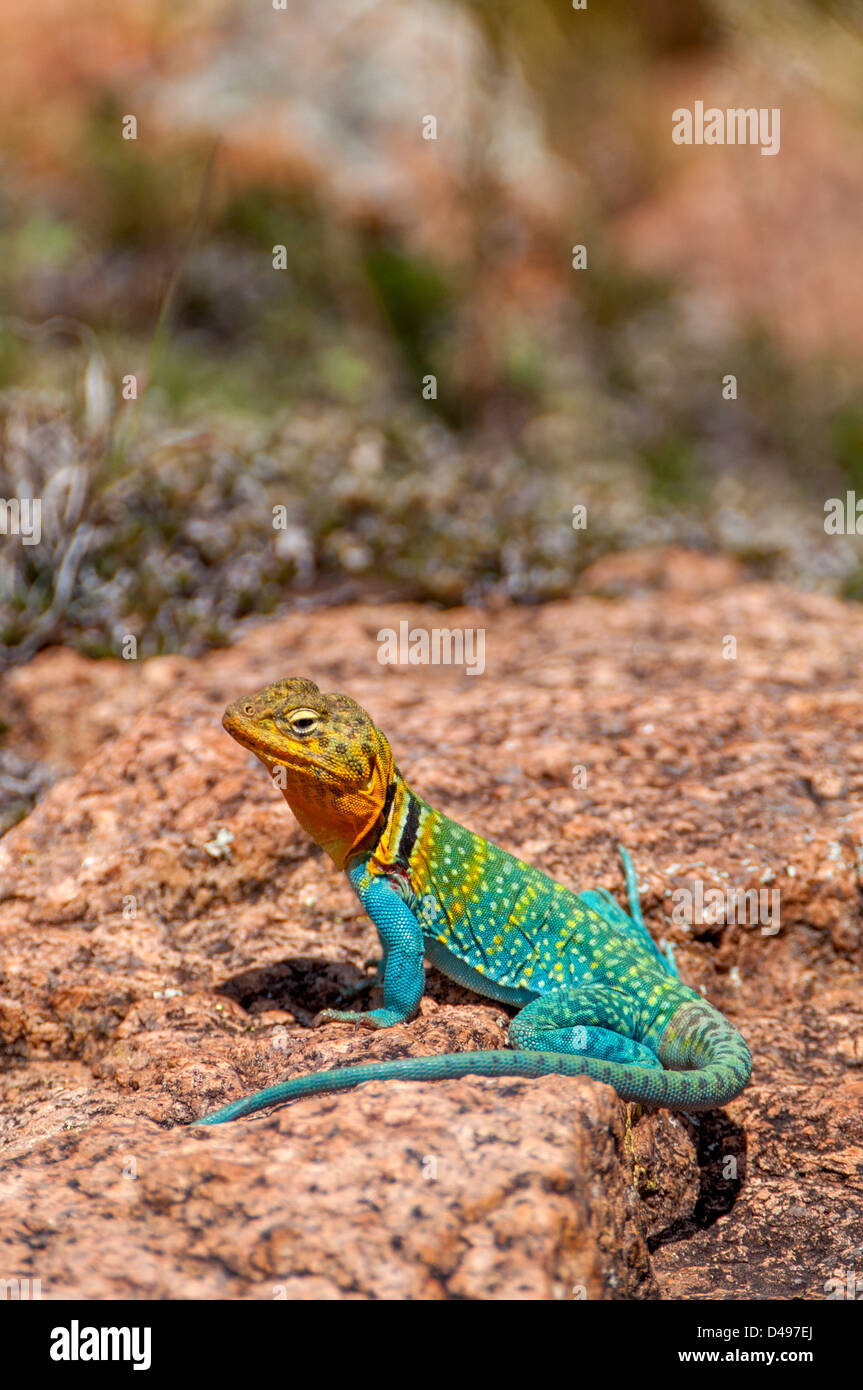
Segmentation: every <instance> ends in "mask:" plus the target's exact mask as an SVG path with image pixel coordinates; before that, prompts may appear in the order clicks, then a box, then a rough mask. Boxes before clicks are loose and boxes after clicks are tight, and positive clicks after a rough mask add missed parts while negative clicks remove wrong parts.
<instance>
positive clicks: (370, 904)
mask: <svg viewBox="0 0 863 1390" xmlns="http://www.w3.org/2000/svg"><path fill="white" fill-rule="evenodd" d="M352 881H353V880H352ZM354 886H355V887H356V889H357V893H358V894H359V898H360V902H361V903H362V905H363V907H364V908H365V910H366V912H367V913H368V915H369V917H370V918H371V920H372V922H374V924H375V927H376V928H377V932H378V935H379V937H380V939H381V947H382V949H383V960H382V962H381V971H382V975H383V987H384V1004H383V1008H382V1009H370V1010H369V1011H368V1012H367V1013H360V1012H357V1011H356V1010H353V1009H324V1010H322V1012H321V1013H319V1014H318V1016H317V1018H316V1019H315V1025H317V1024H319V1023H358V1024H359V1025H360V1026H361V1027H363V1028H392V1027H393V1026H394V1025H395V1024H396V1023H406V1022H407V1020H408V1019H409V1018H412V1017H413V1015H414V1014H415V1013H416V1011H417V1009H418V1008H419V1002H420V1000H421V999H422V997H423V992H424V990H425V970H424V969H423V956H424V954H425V946H424V943H423V934H422V928H421V927H420V924H419V922H418V921H417V919H416V917H415V916H414V914H413V912H411V910H410V908H409V907H408V905H407V903H406V902H405V900H404V898H402V897H400V896H399V894H398V893H396V892H395V890H394V889H393V888H391V887H390V885H389V884H388V883H387V881H386V879H384V878H382V877H381V878H373V879H371V880H370V881H369V882H368V883H365V881H364V879H361V880H360V882H359V883H355V885H354Z"/></svg>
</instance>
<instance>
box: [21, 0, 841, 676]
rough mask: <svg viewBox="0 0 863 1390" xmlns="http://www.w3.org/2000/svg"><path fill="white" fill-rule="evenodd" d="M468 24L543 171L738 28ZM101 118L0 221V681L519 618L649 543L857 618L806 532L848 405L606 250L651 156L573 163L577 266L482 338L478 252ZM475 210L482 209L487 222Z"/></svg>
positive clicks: (111, 117) (816, 515)
mask: <svg viewBox="0 0 863 1390" xmlns="http://www.w3.org/2000/svg"><path fill="white" fill-rule="evenodd" d="M466 8H470V9H472V10H473V11H474V13H475V14H476V16H477V19H478V21H479V23H480V24H481V26H482V28H483V31H484V32H485V34H486V35H487V37H488V40H489V42H490V46H491V50H492V52H493V53H496V54H497V55H498V56H499V58H500V57H501V56H502V55H504V54H506V53H508V52H512V51H515V52H517V53H518V55H519V60H520V62H521V65H522V67H523V70H524V72H525V75H526V77H527V79H528V81H529V82H531V83H532V84H533V86H534V88H535V89H536V91H537V92H539V93H541V96H542V102H543V111H544V119H545V122H546V126H547V131H548V138H549V141H550V144H551V146H552V147H554V148H557V149H559V150H562V149H563V148H564V145H565V143H566V138H567V136H566V132H567V130H570V131H571V128H572V126H573V124H574V123H576V124H579V125H580V126H581V127H582V128H584V127H585V126H586V124H587V123H588V122H589V121H590V113H591V110H592V109H593V110H595V109H596V104H597V92H598V84H599V83H604V86H603V94H604V99H605V100H608V98H609V95H610V93H612V92H614V91H616V90H618V89H622V86H623V84H625V82H626V80H627V75H628V74H629V73H631V71H632V70H633V68H636V67H638V65H643V64H645V63H650V62H654V61H657V62H659V61H666V60H667V59H668V58H669V56H672V55H674V54H677V53H681V52H682V53H686V52H698V51H700V50H702V49H705V48H708V49H709V48H710V47H711V46H721V45H722V44H723V43H724V42H726V39H727V35H728V33H729V31H730V29H731V28H732V27H733V24H734V22H736V21H735V19H734V16H735V13H736V9H735V6H734V5H729V4H719V3H717V4H715V5H714V4H709V3H706V0H704V3H693V4H690V5H687V6H683V5H679V4H671V3H665V4H663V3H659V0H653V3H650V4H648V5H641V6H633V5H631V4H624V3H623V0H617V2H616V3H608V4H606V5H604V6H603V7H602V15H601V16H600V17H599V22H598V25H597V26H596V27H594V28H593V29H592V30H591V35H592V37H591V40H590V44H589V45H587V46H586V47H585V48H584V49H583V50H582V49H580V48H578V47H577V46H573V45H571V44H570V45H566V44H563V43H562V42H561V26H562V25H563V24H564V19H565V18H566V22H569V19H570V17H571V13H572V11H571V5H570V3H569V0H543V3H539V0H536V3H531V4H530V5H528V4H522V3H516V0H506V2H505V3H498V4H494V5H493V4H491V3H490V2H489V0H483V2H482V3H480V0H474V3H472V4H470V5H467V6H466ZM819 8H820V9H823V8H824V7H823V6H821V7H819V6H816V5H812V6H811V7H807V6H802V5H798V6H795V12H796V13H797V14H798V16H799V15H800V14H802V13H803V12H804V11H806V10H809V9H811V11H812V13H813V15H814V16H815V17H816V19H818V11H819ZM801 22H802V21H801ZM807 22H808V21H807ZM813 22H815V21H814V20H813ZM818 22H821V20H820V19H818ZM591 45H592V46H591ZM122 110H123V107H122V103H121V102H120V101H119V100H118V99H117V97H116V96H114V95H112V94H111V93H110V92H105V93H102V94H101V95H100V98H99V100H98V101H97V102H96V103H95V104H94V107H93V110H92V112H91V113H90V115H89V119H88V121H87V122H86V124H85V126H84V129H83V135H82V137H81V143H80V147H79V149H78V150H77V152H76V164H77V167H78V169H79V170H80V179H79V181H78V186H77V189H76V196H74V197H71V196H69V194H68V192H66V193H64V194H62V195H61V194H55V193H53V192H52V191H51V189H50V187H49V186H48V185H46V187H45V189H44V190H43V191H42V193H41V194H40V195H39V196H38V197H31V198H30V199H29V201H23V202H20V203H17V204H13V203H12V202H11V201H10V202H9V203H8V204H5V205H4V206H3V208H2V214H0V297H2V303H3V317H2V319H0V433H2V439H3V453H2V458H0V497H9V496H13V495H25V496H26V495H34V496H40V497H42V498H43V535H42V539H41V541H40V543H39V544H38V545H34V546H24V545H22V544H21V543H20V542H19V541H18V540H16V539H13V538H10V537H7V538H4V539H3V541H2V543H1V544H2V548H0V663H6V664H8V663H11V662H15V661H21V660H25V659H27V658H28V657H29V656H30V655H31V654H32V653H33V652H34V651H35V650H37V649H38V648H39V647H40V646H42V645H45V644H46V643H49V642H57V641H62V642H67V643H71V644H73V645H75V646H77V647H79V648H80V649H81V650H83V651H85V652H88V653H91V654H93V655H97V656H101V655H109V654H116V653H117V651H118V648H119V644H120V642H121V641H122V639H123V637H124V635H126V634H128V633H131V634H134V635H136V636H137V637H138V638H139V643H140V647H139V650H140V651H141V652H142V653H143V654H149V653H155V652H164V651H171V650H184V651H187V652H189V651H191V652H194V651H200V650H203V649H204V648H205V647H207V646H208V645H212V644H215V643H222V642H225V641H228V640H229V639H230V636H231V633H232V632H233V630H234V628H235V626H236V624H237V623H238V622H239V621H241V620H242V619H244V618H246V617H248V616H249V615H254V614H260V613H269V612H272V611H274V610H276V609H278V608H279V607H280V606H281V605H284V604H286V603H298V602H299V603H313V602H333V601H339V600H345V599H349V598H352V597H359V596H372V597H375V596H380V597H383V596H387V597H394V596H405V597H411V598H421V599H428V600H431V601H433V602H437V603H440V604H442V605H447V604H454V603H459V602H462V601H465V600H480V601H485V600H498V599H514V600H517V601H524V602H535V601H540V600H543V599H547V598H550V597H557V596H561V595H564V594H566V593H568V592H571V591H572V589H573V587H574V585H575V584H576V583H577V581H578V576H579V575H580V574H581V573H582V571H583V570H584V569H585V567H586V566H587V565H589V564H590V563H591V562H592V561H593V560H595V559H597V558H598V557H599V556H601V555H603V554H606V553H608V552H609V551H612V550H614V549H617V548H621V547H629V546H635V545H642V544H653V543H657V542H672V541H679V542H683V543H686V544H690V545H696V546H701V547H705V548H719V549H724V550H727V551H729V552H731V553H733V554H736V555H739V556H740V557H741V558H743V559H745V560H746V562H747V563H748V564H750V565H751V566H753V568H754V570H755V572H757V573H769V574H775V575H778V576H780V577H783V578H788V579H791V580H793V581H795V582H802V583H806V584H810V585H815V586H821V587H827V588H832V589H833V590H834V591H841V592H845V593H846V594H848V595H849V596H851V597H854V598H863V578H861V575H863V567H861V555H860V551H859V548H858V545H857V540H856V538H854V537H848V538H843V539H842V540H841V542H839V543H837V538H831V541H832V544H830V545H827V544H826V543H825V536H824V532H823V501H824V498H825V497H826V496H829V495H832V494H834V493H836V492H838V491H840V490H841V489H843V488H845V487H846V486H847V487H849V488H857V489H859V490H860V491H861V493H863V390H861V382H860V380H859V378H857V377H855V375H854V374H853V373H850V372H849V371H848V370H847V369H846V368H845V367H844V366H843V367H842V368H837V367H836V366H835V364H832V363H829V362H813V363H811V364H810V365H809V367H808V368H807V369H806V370H803V369H802V368H801V367H800V366H792V365H791V364H790V363H789V362H788V361H786V360H785V358H784V356H783V353H782V352H781V350H780V349H779V347H778V346H777V344H776V342H775V341H773V340H772V339H771V337H770V335H769V334H768V333H766V332H765V331H764V330H763V328H762V327H759V325H757V324H753V325H751V326H750V327H749V328H748V329H747V330H746V331H745V332H743V333H740V334H735V335H734V336H733V337H728V336H725V337H722V336H720V335H716V334H714V335H707V334H705V333H704V332H703V331H700V330H699V329H698V327H697V326H696V325H693V322H692V316H691V313H690V312H689V310H688V308H687V305H686V304H685V303H684V302H683V301H682V300H681V298H680V296H679V294H678V291H677V290H676V288H675V287H674V286H673V285H671V284H669V283H666V282H663V281H661V280H659V279H657V278H655V277H649V276H645V275H642V274H639V273H637V272H635V271H633V270H632V269H631V267H629V266H627V265H626V264H624V263H623V262H622V261H621V260H620V259H618V258H616V257H615V255H614V253H613V251H612V250H611V249H609V248H610V245H611V243H610V241H609V239H608V238H607V237H605V236H604V230H605V227H606V225H607V219H608V217H609V215H610V213H611V212H613V211H614V210H615V208H616V207H617V206H618V205H619V204H620V203H621V202H623V203H625V202H626V200H627V199H628V198H630V197H633V196H635V194H636V193H637V192H638V191H641V190H643V187H644V185H645V183H649V182H650V181H651V180H652V179H654V178H656V177H658V176H659V174H660V172H661V171H660V170H659V169H658V168H657V167H656V165H655V163H652V162H651V155H650V153H649V152H648V151H647V150H646V149H645V151H644V157H643V159H638V160H635V161H634V162H633V163H632V166H631V173H630V174H629V175H628V176H627V177H624V178H623V179H622V180H618V182H617V183H616V185H615V187H614V189H613V190H611V191H609V190H610V184H609V183H608V179H607V172H606V170H605V167H604V154H603V148H602V146H601V145H600V146H598V147H597V149H596V150H593V149H592V148H591V146H590V144H589V142H588V143H586V144H585V145H584V147H583V149H582V151H581V152H582V155H583V171H584V174H585V177H586V179H587V181H588V183H589V184H591V186H595V194H594V196H593V197H592V199H591V200H590V203H589V217H590V219H591V221H590V228H589V230H590V232H591V235H589V236H587V235H586V240H589V242H590V245H591V261H590V269H589V271H588V272H586V273H582V274H574V275H571V276H570V277H569V280H568V281H567V282H565V284H564V288H563V289H562V290H561V292H560V293H559V295H558V296H557V299H556V301H555V307H554V308H553V310H551V311H546V310H543V311H542V312H533V311H532V309H531V306H530V305H529V304H524V303H523V304H521V305H520V306H519V304H517V303H514V304H513V305H512V306H510V307H508V308H507V309H506V311H504V310H503V309H502V310H501V312H500V314H499V316H498V317H496V318H495V320H494V322H493V323H489V322H487V321H486V320H485V319H484V314H485V306H484V303H483V302H482V301H481V300H480V297H479V287H480V285H481V284H482V283H484V284H485V287H486V289H487V286H488V281H489V275H491V277H492V281H493V274H494V267H493V266H492V270H491V271H489V270H488V268H486V270H485V271H483V267H482V257H481V256H479V255H477V256H476V257H475V258H474V259H471V258H470V257H465V258H464V260H463V262H462V263H460V264H459V263H454V262H453V258H452V257H451V256H448V255H446V254H445V253H444V251H443V249H442V250H441V253H440V254H439V255H437V254H434V253H433V252H430V251H428V250H424V251H423V252H422V253H420V252H418V251H417V250H416V249H415V248H413V247H412V246H411V245H410V244H409V243H408V242H407V240H406V239H405V238H403V237H402V235H401V233H400V230H399V228H398V226H396V225H393V226H388V225H380V224H379V223H378V222H376V221H375V220H374V219H372V218H366V219H363V218H358V219H356V220H355V221H349V220H347V219H345V218H342V217H340V216H339V215H337V214H336V213H335V212H334V210H333V208H332V207H331V206H330V205H329V204H326V203H324V202H323V201H320V200H319V199H318V197H316V195H315V193H314V192H313V191H312V190H311V189H310V187H309V186H307V185H306V186H293V185H290V184H288V183H287V182H281V183H280V182H278V181H276V180H270V181H267V180H266V179H264V178H263V177H262V178H260V179H252V180H249V179H245V180H244V179H241V178H240V177H238V176H237V175H236V173H235V172H231V171H230V170H229V169H228V168H227V167H223V164H222V161H221V160H220V157H219V151H218V148H215V147H214V142H213V141H212V139H210V140H205V139H203V138H191V137H190V138H189V139H187V140H185V141H183V142H179V143H177V144H176V145H175V146H173V147H168V148H166V146H165V145H164V144H161V145H160V146H159V147H158V150H154V149H153V148H151V147H150V146H148V145H147V144H146V143H144V142H138V143H136V144H132V145H130V144H122V143H121V142H120V141H118V139H117V129H118V126H119V121H120V119H121V116H122ZM634 138H635V139H636V140H637V138H638V137H637V134H636V136H635V137H634ZM606 193H607V196H606ZM486 194H487V195H488V196H487V197H486V196H485V195H486ZM494 196H495V195H494V189H493V188H491V187H489V188H488V189H486V188H485V186H483V197H480V195H479V194H477V195H476V204H477V206H476V209H475V212H476V217H477V219H478V224H480V225H482V227H485V226H486V223H485V221H483V219H484V218H485V219H487V218H491V217H493V216H496V215H497V214H498V212H499V211H500V210H499V208H497V207H496V206H495V202H494ZM478 240H480V239H479V238H478ZM488 240H489V241H490V242H491V243H494V240H495V237H494V235H493V234H490V235H489V237H488ZM276 245H283V246H284V247H285V248H286V263H287V268H286V269H285V270H284V271H280V272H278V273H276V272H274V270H273V266H272V248H273V247H274V246H276ZM540 250H541V253H542V254H544V255H546V256H551V257H559V256H561V254H562V248H561V247H560V246H558V245H554V246H548V245H546V246H545V247H543V248H540ZM488 255H489V256H490V255H491V252H489V253H488ZM40 323H42V324H45V327H44V328H42V329H40V330H38V331H36V330H35V329H34V325H37V324H40ZM729 371H734V372H735V374H736V375H737V377H738V380H739V381H740V382H741V383H745V386H743V385H742V386H741V389H740V394H739V399H737V400H736V401H734V402H733V403H731V402H726V401H723V399H722V394H721V385H722V380H723V377H724V376H725V374H726V373H727V372H729ZM129 374H134V375H135V376H136V377H137V379H138V385H139V395H138V399H137V400H134V401H124V400H123V399H122V395H121V384H122V382H123V380H124V378H125V377H127V376H128V375H129ZM428 375H433V376H435V377H436V378H437V382H438V392H437V397H436V399H431V400H425V399H423V397H422V394H421V382H422V379H423V378H424V377H426V376H428ZM577 503H584V504H585V505H587V507H588V511H589V517H590V524H589V526H588V528H587V530H586V531H574V530H573V529H572V525H571V515H572V508H573V506H574V505H575V504H577ZM274 508H284V509H285V525H284V527H282V528H280V529H276V528H274V525H273V519H274Z"/></svg>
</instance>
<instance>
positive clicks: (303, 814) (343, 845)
mask: <svg viewBox="0 0 863 1390" xmlns="http://www.w3.org/2000/svg"><path fill="white" fill-rule="evenodd" d="M259 756H260V755H259ZM262 761H266V766H267V768H268V770H269V772H270V774H271V775H272V776H273V777H274V780H275V781H276V785H277V786H278V787H279V789H280V791H281V793H282V796H283V797H284V798H285V800H286V801H287V803H288V805H289V806H290V808H291V810H292V811H293V813H294V815H295V816H296V818H297V820H298V821H299V823H300V825H301V826H302V827H303V829H304V830H305V832H306V834H307V835H310V836H311V837H312V839H313V840H314V841H315V843H316V844H318V845H320V847H321V849H322V850H323V851H324V852H325V853H326V854H328V855H329V856H330V858H331V859H332V861H333V863H334V864H335V866H336V868H337V869H344V867H345V865H346V864H347V862H348V860H349V859H350V858H351V857H352V856H353V855H355V854H359V853H361V852H362V850H363V849H365V848H366V847H367V842H368V845H369V846H370V845H371V843H372V842H373V836H374V834H375V833H376V832H377V830H378V829H379V822H380V818H381V813H382V812H383V808H384V803H385V801H386V794H387V786H388V785H389V781H390V778H391V776H392V772H393V768H392V761H391V759H390V761H389V766H388V767H381V765H380V763H379V762H378V761H376V762H375V764H374V766H373V768H372V773H371V776H370V778H369V781H368V783H367V784H366V785H365V786H344V785H338V784H337V783H336V782H334V781H331V780H327V779H321V780H320V781H318V780H317V779H315V778H313V777H310V776H309V775H308V773H307V772H306V771H304V772H302V773H298V772H296V771H295V770H294V769H292V768H289V767H287V766H286V765H285V764H284V763H272V762H270V761H269V760H268V759H267V760H264V759H262Z"/></svg>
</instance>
